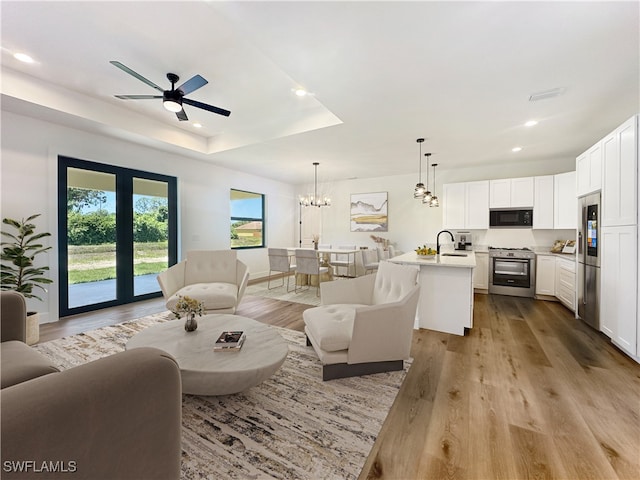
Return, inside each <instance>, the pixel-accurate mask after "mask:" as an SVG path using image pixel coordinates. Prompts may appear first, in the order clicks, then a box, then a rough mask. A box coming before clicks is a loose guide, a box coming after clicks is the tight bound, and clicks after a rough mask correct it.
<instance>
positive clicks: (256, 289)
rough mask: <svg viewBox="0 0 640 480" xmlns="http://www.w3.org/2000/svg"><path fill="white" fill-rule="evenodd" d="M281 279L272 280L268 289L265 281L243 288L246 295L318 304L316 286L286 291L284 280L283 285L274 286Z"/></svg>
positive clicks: (278, 283)
mask: <svg viewBox="0 0 640 480" xmlns="http://www.w3.org/2000/svg"><path fill="white" fill-rule="evenodd" d="M280 282H281V280H280V279H278V280H274V281H273V282H271V286H272V287H274V288H271V289H268V288H267V282H260V283H255V284H253V285H249V286H247V289H246V290H245V294H246V295H255V296H257V297H265V298H274V299H276V300H284V301H287V302H294V303H304V304H305V305H315V306H318V305H320V297H319V296H318V294H317V293H316V287H313V286H312V287H310V288H307V287H306V286H305V287H304V290H298V293H296V292H287V283H286V280H285V284H284V286H280V287H276V285H280ZM290 288H293V280H291V286H290Z"/></svg>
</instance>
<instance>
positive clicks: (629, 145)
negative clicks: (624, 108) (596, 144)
mask: <svg viewBox="0 0 640 480" xmlns="http://www.w3.org/2000/svg"><path fill="white" fill-rule="evenodd" d="M637 149H638V117H637V116H634V117H632V118H630V119H629V120H627V121H626V122H625V123H623V124H622V125H621V126H619V127H618V128H616V129H615V130H614V131H613V132H612V133H611V134H609V135H607V136H606V137H605V138H604V140H602V153H603V178H602V225H603V226H605V227H609V226H616V225H636V223H637V218H638V217H637V205H638V201H637V198H636V196H637V181H638V172H637V168H638V166H637V162H636V158H637V155H638V152H637Z"/></svg>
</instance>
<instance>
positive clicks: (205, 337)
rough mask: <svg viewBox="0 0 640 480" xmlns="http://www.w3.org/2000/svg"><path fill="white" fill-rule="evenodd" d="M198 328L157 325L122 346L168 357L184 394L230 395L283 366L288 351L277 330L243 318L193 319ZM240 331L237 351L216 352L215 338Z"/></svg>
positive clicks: (215, 316)
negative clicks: (149, 349)
mask: <svg viewBox="0 0 640 480" xmlns="http://www.w3.org/2000/svg"><path fill="white" fill-rule="evenodd" d="M196 320H197V321H198V329H197V330H195V331H193V332H186V331H185V329H184V319H178V320H171V321H169V322H164V323H158V324H156V325H153V326H151V327H149V328H147V329H145V330H143V331H141V332H140V333H138V334H136V335H134V336H133V337H132V338H131V339H130V340H129V342H128V343H127V345H126V349H127V350H130V349H132V348H137V347H156V348H159V349H161V350H164V351H165V352H167V353H169V354H170V355H172V356H173V357H174V358H175V359H176V361H177V362H178V366H179V367H180V374H181V377H182V393H188V394H192V395H229V394H232V393H238V392H242V391H243V390H246V389H248V388H250V387H253V386H255V385H258V384H259V383H261V382H263V381H264V380H266V379H267V378H269V377H270V376H271V375H273V374H274V373H275V372H276V371H278V369H279V368H280V366H281V365H282V364H283V362H284V360H285V358H286V357H287V354H288V352H289V347H288V346H287V344H286V342H285V341H284V340H283V338H282V337H281V336H280V335H279V334H278V332H277V331H276V329H274V328H272V327H269V326H268V325H265V324H263V323H260V322H257V321H255V320H252V319H250V318H247V317H241V316H239V315H230V314H213V315H204V316H202V317H196ZM226 330H242V331H244V332H245V333H246V338H245V341H244V344H243V345H242V348H241V349H240V350H238V351H222V352H221V351H214V350H213V345H214V343H215V341H216V339H217V338H218V336H219V335H220V334H221V333H222V332H223V331H226Z"/></svg>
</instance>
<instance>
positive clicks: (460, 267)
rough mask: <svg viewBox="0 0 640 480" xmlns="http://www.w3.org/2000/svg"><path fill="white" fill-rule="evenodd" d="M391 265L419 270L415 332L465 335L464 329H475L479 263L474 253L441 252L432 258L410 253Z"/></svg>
mask: <svg viewBox="0 0 640 480" xmlns="http://www.w3.org/2000/svg"><path fill="white" fill-rule="evenodd" d="M389 261H390V262H393V263H400V264H405V265H417V266H418V267H419V268H420V274H419V276H418V282H419V283H420V300H419V301H418V311H417V313H416V323H415V328H428V329H429V330H436V331H438V332H444V333H453V334H455V335H464V329H465V328H471V327H472V326H473V269H474V268H475V266H476V259H475V254H474V253H473V252H472V251H464V252H442V253H441V254H440V255H435V256H434V257H433V258H425V257H419V256H418V255H417V254H416V253H415V252H408V253H405V254H403V255H399V256H397V257H393V258H391V259H389Z"/></svg>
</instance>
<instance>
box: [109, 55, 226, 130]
mask: <svg viewBox="0 0 640 480" xmlns="http://www.w3.org/2000/svg"><path fill="white" fill-rule="evenodd" d="M109 63H111V65H113V66H115V67H118V68H119V69H120V70H122V71H124V72H126V73H128V74H129V75H132V76H134V77H136V78H137V79H138V80H140V81H142V82H144V83H146V84H147V85H149V86H150V87H153V88H155V89H156V90H159V91H160V92H162V95H114V96H115V97H116V98H121V99H123V100H147V99H150V98H162V104H163V105H164V108H166V109H167V110H169V111H170V112H174V113H175V114H176V116H177V117H178V120H180V121H184V120H189V118H188V117H187V114H186V113H185V111H184V108H183V107H182V104H183V103H185V104H187V105H191V106H192V107H196V108H201V109H203V110H207V111H209V112H213V113H217V114H218V115H224V116H225V117H228V116H229V115H231V112H230V111H229V110H225V109H223V108H219V107H214V106H213V105H207V104H206V103H202V102H197V101H195V100H191V99H189V98H185V95H188V94H189V93H191V92H193V91H195V90H197V89H199V88H200V87H204V86H205V85H206V84H207V83H209V82H207V81H206V80H205V79H204V78H203V77H201V76H200V75H195V76H193V77H191V78H190V79H189V80H187V81H186V82H184V83H183V84H182V85H180V86H179V87H177V88H176V83H177V82H178V80H180V77H178V75H176V74H175V73H167V79H168V80H169V81H170V82H171V90H163V89H162V88H160V87H159V86H158V85H156V84H155V83H153V82H152V81H151V80H147V79H146V78H144V77H143V76H142V75H140V74H139V73H137V72H134V71H133V70H131V69H130V68H129V67H127V66H126V65H123V64H122V63H120V62H118V61H116V60H111V61H110V62H109Z"/></svg>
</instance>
